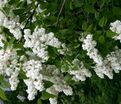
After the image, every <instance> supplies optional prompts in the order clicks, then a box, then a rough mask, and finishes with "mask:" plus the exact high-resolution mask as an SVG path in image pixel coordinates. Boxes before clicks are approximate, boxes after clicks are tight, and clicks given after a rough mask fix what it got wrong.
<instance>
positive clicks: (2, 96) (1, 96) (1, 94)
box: [0, 88, 8, 100]
mask: <svg viewBox="0 0 121 104" xmlns="http://www.w3.org/2000/svg"><path fill="white" fill-rule="evenodd" d="M0 98H1V99H2V100H8V99H7V97H6V95H5V92H4V91H3V90H2V89H1V88H0Z"/></svg>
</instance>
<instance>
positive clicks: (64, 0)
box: [55, 0, 66, 25]
mask: <svg viewBox="0 0 121 104" xmlns="http://www.w3.org/2000/svg"><path fill="white" fill-rule="evenodd" d="M65 2H66V0H63V3H62V5H61V8H60V11H59V14H58V16H57V21H56V23H55V24H56V25H57V24H58V22H59V18H60V15H61V12H62V10H63V7H64V5H65Z"/></svg>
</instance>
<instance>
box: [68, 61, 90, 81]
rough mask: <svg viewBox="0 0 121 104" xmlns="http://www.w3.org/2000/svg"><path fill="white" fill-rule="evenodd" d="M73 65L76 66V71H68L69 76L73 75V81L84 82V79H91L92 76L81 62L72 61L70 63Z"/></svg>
mask: <svg viewBox="0 0 121 104" xmlns="http://www.w3.org/2000/svg"><path fill="white" fill-rule="evenodd" d="M72 63H73V65H74V66H75V65H76V69H75V70H72V69H71V70H69V72H68V73H69V74H70V75H73V80H75V81H85V80H86V77H91V76H92V74H91V72H90V71H89V70H88V69H86V68H85V66H84V64H83V62H80V61H79V60H78V59H74V61H73V62H72ZM77 63H78V64H77Z"/></svg>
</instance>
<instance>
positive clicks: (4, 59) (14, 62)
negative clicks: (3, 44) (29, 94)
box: [0, 48, 21, 90]
mask: <svg viewBox="0 0 121 104" xmlns="http://www.w3.org/2000/svg"><path fill="white" fill-rule="evenodd" d="M20 67H21V65H20V63H19V62H18V56H17V53H16V51H15V50H11V49H9V48H8V49H6V50H3V49H1V50H0V74H2V75H5V76H7V77H8V79H9V83H10V85H11V90H16V88H17V85H18V83H19V80H18V75H19V71H20Z"/></svg>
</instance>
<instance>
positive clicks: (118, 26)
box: [110, 20, 121, 42]
mask: <svg viewBox="0 0 121 104" xmlns="http://www.w3.org/2000/svg"><path fill="white" fill-rule="evenodd" d="M110 26H111V27H110V30H111V31H113V32H115V33H117V35H116V36H114V37H113V38H114V39H115V40H119V41H120V42H121V21H119V20H116V21H115V22H113V23H110Z"/></svg>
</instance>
